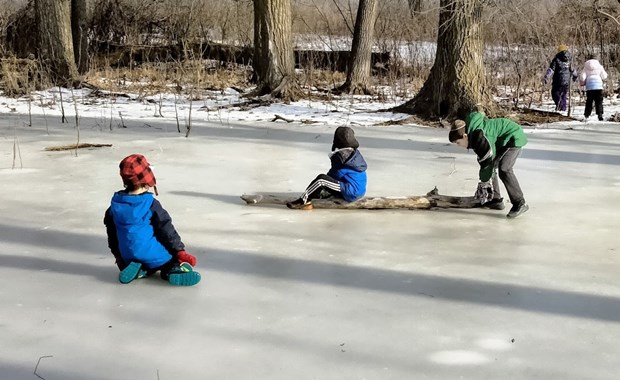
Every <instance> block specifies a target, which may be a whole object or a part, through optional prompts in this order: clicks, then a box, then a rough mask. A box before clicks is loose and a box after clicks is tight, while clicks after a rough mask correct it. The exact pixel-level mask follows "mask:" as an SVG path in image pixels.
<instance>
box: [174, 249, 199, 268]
mask: <svg viewBox="0 0 620 380" xmlns="http://www.w3.org/2000/svg"><path fill="white" fill-rule="evenodd" d="M177 259H178V260H179V262H180V263H188V264H189V265H191V266H193V267H195V266H196V256H194V255H190V254H189V253H187V252H186V251H179V252H177Z"/></svg>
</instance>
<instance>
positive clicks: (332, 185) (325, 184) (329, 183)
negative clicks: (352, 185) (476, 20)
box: [300, 174, 342, 203]
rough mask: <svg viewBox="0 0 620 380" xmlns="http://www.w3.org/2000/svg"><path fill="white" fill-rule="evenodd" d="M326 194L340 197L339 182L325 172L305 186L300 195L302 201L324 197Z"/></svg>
mask: <svg viewBox="0 0 620 380" xmlns="http://www.w3.org/2000/svg"><path fill="white" fill-rule="evenodd" d="M326 195H328V196H334V197H342V193H341V192H340V182H338V181H337V180H335V179H333V178H332V177H330V176H328V175H327V174H319V175H318V176H317V177H316V178H315V179H314V180H313V181H312V182H310V184H309V185H308V187H307V188H306V191H305V192H304V193H303V194H302V195H301V197H300V198H301V200H303V201H304V203H307V202H308V201H311V200H313V199H319V198H326Z"/></svg>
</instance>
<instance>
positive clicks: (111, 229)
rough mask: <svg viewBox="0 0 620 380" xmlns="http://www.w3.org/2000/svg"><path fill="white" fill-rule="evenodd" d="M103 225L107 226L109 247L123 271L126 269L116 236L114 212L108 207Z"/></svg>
mask: <svg viewBox="0 0 620 380" xmlns="http://www.w3.org/2000/svg"><path fill="white" fill-rule="evenodd" d="M103 224H105V228H106V232H107V235H108V247H110V251H112V254H113V255H114V257H115V258H116V265H117V266H118V269H120V270H123V269H124V268H125V262H124V261H123V258H122V256H121V251H120V249H119V248H118V236H117V235H116V224H114V218H113V217H112V211H111V210H110V208H109V207H108V209H107V210H106V212H105V216H104V217H103Z"/></svg>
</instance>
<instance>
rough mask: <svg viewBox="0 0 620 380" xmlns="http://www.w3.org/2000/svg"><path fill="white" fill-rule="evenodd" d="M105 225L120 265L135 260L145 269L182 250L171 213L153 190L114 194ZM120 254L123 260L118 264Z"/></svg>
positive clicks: (109, 242) (155, 265)
mask: <svg viewBox="0 0 620 380" xmlns="http://www.w3.org/2000/svg"><path fill="white" fill-rule="evenodd" d="M104 224H105V225H106V227H107V232H108V245H109V246H110V249H111V251H112V253H113V254H114V256H116V258H117V264H119V268H121V267H122V266H123V265H122V264H124V265H127V264H129V263H130V262H131V261H137V262H140V263H142V264H143V265H144V266H146V267H147V268H148V269H156V268H158V267H160V266H162V265H164V264H165V263H167V262H168V261H170V259H171V258H172V256H173V255H176V253H177V252H179V251H182V250H184V249H185V246H184V245H183V242H182V241H181V238H180V236H179V234H178V233H177V232H176V230H175V228H174V226H173V225H172V219H171V218H170V215H169V214H168V212H166V210H164V209H163V207H162V206H161V204H160V203H159V201H157V200H156V199H155V198H154V197H153V194H152V193H148V192H146V193H142V194H138V195H131V194H127V193H126V192H124V191H119V192H117V193H115V194H114V196H113V197H112V204H111V206H110V207H109V208H108V210H107V211H106V215H105V218H104ZM119 256H120V258H121V259H122V261H123V262H124V263H118V259H119Z"/></svg>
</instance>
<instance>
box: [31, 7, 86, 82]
mask: <svg viewBox="0 0 620 380" xmlns="http://www.w3.org/2000/svg"><path fill="white" fill-rule="evenodd" d="M35 10H36V13H37V20H38V22H39V25H38V30H39V38H40V44H41V46H40V49H39V54H40V57H41V58H42V59H43V60H45V61H47V63H48V64H49V69H50V72H51V76H52V80H53V81H54V82H55V84H60V85H73V83H74V82H75V81H76V79H77V77H78V72H77V67H76V66H75V58H74V54H73V38H72V37H71V0H36V1H35Z"/></svg>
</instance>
